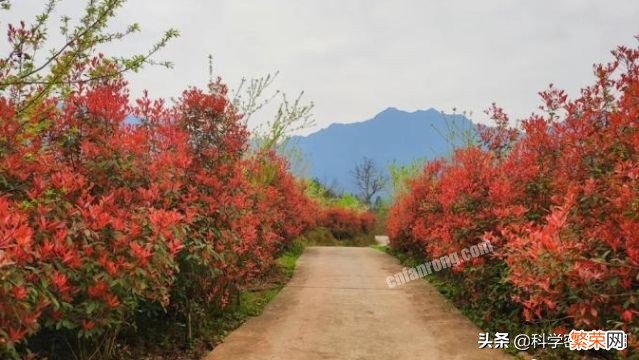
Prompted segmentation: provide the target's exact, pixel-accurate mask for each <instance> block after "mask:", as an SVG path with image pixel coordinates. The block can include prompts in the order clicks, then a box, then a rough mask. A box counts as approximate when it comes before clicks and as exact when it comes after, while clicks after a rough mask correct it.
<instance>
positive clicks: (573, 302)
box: [388, 47, 639, 349]
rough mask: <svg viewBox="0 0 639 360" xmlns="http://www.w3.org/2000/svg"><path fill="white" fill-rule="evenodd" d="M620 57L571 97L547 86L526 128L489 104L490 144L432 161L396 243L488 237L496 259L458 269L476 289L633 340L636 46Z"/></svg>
mask: <svg viewBox="0 0 639 360" xmlns="http://www.w3.org/2000/svg"><path fill="white" fill-rule="evenodd" d="M613 55H614V60H613V61H612V62H611V63H610V64H607V65H600V66H597V67H595V74H596V82H595V84H594V85H592V86H590V87H587V88H585V89H583V90H582V92H581V95H580V96H579V97H577V98H576V99H574V100H569V99H568V97H567V95H566V94H565V93H564V92H563V91H559V90H557V89H555V88H554V87H552V86H551V87H550V89H549V90H547V91H545V92H542V93H541V96H542V98H543V100H544V105H543V107H542V109H544V110H545V114H544V115H534V116H531V117H530V118H528V119H526V120H524V121H523V122H522V127H523V130H524V132H523V133H521V134H520V133H519V132H518V131H515V130H512V129H510V128H509V127H508V117H507V116H506V115H505V114H504V113H503V112H502V111H501V109H499V108H497V107H494V106H493V108H492V109H491V111H490V113H491V114H492V117H493V118H494V119H495V120H496V122H497V126H496V127H494V128H486V127H483V128H480V129H479V134H480V136H481V139H482V140H483V144H484V145H483V146H481V147H471V148H467V149H460V150H457V151H456V152H455V153H454V155H453V157H452V159H451V160H449V161H444V160H438V161H434V162H431V163H429V164H428V165H427V166H426V167H425V169H424V171H423V173H422V174H421V175H420V176H419V177H418V178H416V179H415V180H414V181H413V182H412V184H411V186H410V192H409V193H408V194H405V195H404V196H402V197H401V198H400V199H399V200H398V201H397V203H396V204H395V205H394V206H393V208H392V209H391V211H390V217H389V220H388V230H389V233H390V237H391V244H392V246H393V247H395V248H398V249H401V250H404V251H410V252H413V253H417V254H420V255H422V256H427V257H439V256H442V255H445V254H447V253H451V252H454V251H459V250H460V249H462V248H465V247H467V246H469V245H471V244H475V243H478V242H480V241H482V240H483V239H487V240H490V241H491V242H492V243H493V245H494V246H495V247H496V248H497V249H498V250H497V251H496V252H495V254H494V255H493V256H490V257H482V258H478V259H475V260H474V261H473V262H472V263H465V264H462V265H460V266H459V267H458V268H456V269H454V270H455V271H456V272H458V273H463V274H464V275H463V276H464V277H465V278H466V279H467V280H468V279H472V281H467V282H466V283H465V286H467V287H468V288H469V292H470V293H471V294H475V295H476V296H478V297H481V296H482V294H483V296H485V297H488V299H487V300H488V301H491V297H492V299H493V300H494V299H496V298H497V297H498V296H499V292H500V291H504V289H509V290H508V291H509V293H507V294H505V296H507V297H509V298H510V299H511V301H512V302H514V304H518V306H519V307H520V309H521V316H522V317H523V318H524V319H525V320H527V321H530V322H534V323H535V326H540V327H547V328H549V329H554V328H555V327H560V328H566V329H570V328H586V329H600V328H604V329H617V328H619V329H623V330H625V331H627V332H629V333H631V339H632V340H631V342H632V346H634V347H635V349H636V348H637V347H638V346H639V343H637V335H638V334H639V310H638V309H639V297H638V296H637V294H638V293H637V291H638V289H639V49H634V48H633V49H629V48H624V47H620V48H618V49H617V50H616V51H614V52H613ZM501 267H505V271H491V269H493V270H496V269H500V268H501ZM465 269H475V270H474V271H465ZM473 274H474V275H473ZM477 274H480V275H481V276H484V275H485V276H484V277H483V278H478V277H477V276H479V275H477ZM503 283H507V284H509V285H510V286H509V287H504V286H503V285H502V284H503ZM487 294H490V295H487Z"/></svg>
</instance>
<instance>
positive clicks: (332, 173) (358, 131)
mask: <svg viewBox="0 0 639 360" xmlns="http://www.w3.org/2000/svg"><path fill="white" fill-rule="evenodd" d="M471 129H474V125H473V123H472V122H471V121H470V120H469V119H468V118H466V117H464V116H462V115H448V114H447V115H444V114H443V113H442V112H440V111H438V110H436V109H433V108H430V109H428V110H417V111H414V112H407V111H402V110H399V109H396V108H393V107H390V108H387V109H386V110H384V111H382V112H380V113H379V114H377V115H375V116H374V117H373V118H372V119H369V120H365V121H360V122H354V123H347V124H338V123H336V124H331V125H330V126H328V127H327V128H324V129H321V130H319V131H317V132H315V133H312V134H310V135H307V136H294V137H293V138H292V139H291V144H292V145H293V146H296V147H297V148H298V150H299V151H300V153H301V155H302V156H303V165H304V166H303V167H302V168H300V169H295V170H296V172H298V173H301V174H300V175H304V176H306V177H312V178H317V179H319V180H320V181H321V182H323V183H325V184H332V183H335V184H336V185H337V187H338V189H339V190H344V191H347V192H353V193H355V192H356V191H357V188H356V186H355V183H354V179H353V175H352V171H353V169H354V168H355V166H356V164H357V163H359V162H361V160H362V159H363V158H364V157H368V158H370V159H373V160H374V161H375V162H376V163H377V165H378V166H380V167H381V168H383V169H384V170H385V171H386V173H388V167H389V165H390V164H391V163H393V162H396V163H397V164H400V165H404V164H410V163H412V162H413V161H415V160H418V159H426V160H428V159H433V158H437V157H442V156H447V155H449V153H450V151H451V150H450V149H451V147H452V146H451V142H452V143H453V144H457V145H459V144H461V141H462V139H461V138H459V137H456V138H454V139H452V141H451V139H450V134H451V132H458V131H460V130H471Z"/></svg>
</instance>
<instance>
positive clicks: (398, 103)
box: [0, 0, 639, 128]
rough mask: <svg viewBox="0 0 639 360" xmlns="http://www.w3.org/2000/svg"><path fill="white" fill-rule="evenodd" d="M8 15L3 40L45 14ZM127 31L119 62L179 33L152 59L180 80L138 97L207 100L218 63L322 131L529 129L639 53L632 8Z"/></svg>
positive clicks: (608, 4)
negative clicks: (616, 62)
mask: <svg viewBox="0 0 639 360" xmlns="http://www.w3.org/2000/svg"><path fill="white" fill-rule="evenodd" d="M13 2H14V8H13V10H12V11H11V12H8V13H4V14H1V15H0V16H1V18H0V20H1V25H2V26H3V27H5V26H6V22H7V21H8V20H17V19H20V18H24V19H26V20H28V19H30V18H31V17H32V15H34V14H35V13H36V10H38V9H39V8H41V7H40V5H41V4H43V1H42V0H14V1H13ZM84 3H85V2H84V1H80V0H64V1H63V2H62V4H61V5H60V8H59V11H58V12H57V15H62V14H68V15H72V16H73V15H78V14H79V13H80V11H79V9H80V7H79V5H80V4H84ZM132 22H138V23H140V25H141V26H142V33H140V34H136V35H135V36H133V37H130V38H129V39H127V40H125V41H123V42H122V43H118V44H116V45H114V47H113V50H114V51H116V52H122V53H131V52H132V51H134V50H135V49H138V51H141V50H142V49H145V48H146V47H148V46H149V45H150V44H151V43H152V42H153V41H154V40H157V39H158V38H159V37H160V36H161V35H162V32H163V30H165V29H167V28H169V27H175V28H177V29H178V30H179V31H180V32H181V37H180V38H179V39H177V40H175V41H173V42H172V43H170V44H169V46H168V47H167V48H166V49H165V50H164V51H163V52H162V53H161V55H160V57H159V58H161V59H166V60H171V61H173V62H174V63H175V68H174V69H173V70H165V69H159V68H147V69H146V70H143V72H142V73H141V74H136V75H133V76H131V77H130V81H131V87H132V90H133V91H132V92H133V94H139V93H140V92H141V90H142V89H148V90H149V91H150V92H151V94H152V95H154V96H161V97H172V96H176V95H178V94H179V93H180V92H181V90H183V89H184V88H185V87H186V86H188V85H198V86H204V85H205V84H206V82H207V78H208V59H207V56H208V54H209V53H212V54H213V56H214V67H215V73H216V74H217V75H220V76H222V77H223V78H224V79H225V81H226V82H227V83H229V84H230V86H231V87H234V86H236V85H237V84H238V82H239V80H240V79H241V78H242V77H248V78H251V77H259V76H261V75H264V74H267V73H272V72H275V71H277V70H279V71H280V76H279V78H278V80H277V83H276V84H275V88H278V89H281V90H283V91H285V92H287V93H289V94H295V93H298V92H299V91H301V90H304V91H305V97H306V98H307V99H308V100H312V101H313V102H314V103H315V110H314V114H315V118H316V121H317V124H318V125H317V128H319V127H325V126H327V125H328V124H330V123H332V122H351V121H359V120H364V119H367V118H370V117H372V116H373V115H375V114H376V113H378V112H380V111H381V110H383V109H385V108H387V107H390V106H394V107H397V108H400V109H404V110H411V111H412V110H417V109H426V108H430V107H434V108H437V109H439V110H445V111H450V110H451V109H452V108H453V107H457V108H458V109H462V110H467V111H472V112H473V113H474V114H475V116H474V120H476V121H485V116H484V115H483V113H482V111H483V110H484V109H486V108H487V107H488V106H489V105H490V104H491V103H492V102H497V103H498V104H499V105H501V106H503V107H504V108H505V109H506V110H507V111H508V112H509V113H511V114H512V115H513V116H514V117H516V118H519V117H523V116H525V115H527V114H530V113H531V112H532V111H534V110H535V109H536V107H537V106H538V104H539V98H538V96H537V92H538V91H540V90H542V89H543V88H545V87H546V86H547V85H548V84H549V83H550V82H553V83H554V84H556V85H557V86H558V87H560V88H564V89H566V90H568V91H569V93H571V94H575V93H576V92H577V91H578V89H579V88H580V87H581V86H583V85H586V84H589V83H590V82H591V81H592V64H593V63H595V62H603V61H607V60H608V59H609V58H610V55H609V51H610V50H611V49H613V48H614V47H615V46H616V45H619V44H626V45H635V44H636V40H635V39H634V38H633V35H637V34H639V1H636V0H615V1H595V0H592V1H567V0H566V1H557V0H554V1H550V0H544V1H506V0H482V1H470V0H469V1H451V0H446V1H443V0H442V1H424V0H421V1H417V0H411V1H408V0H406V1H403V0H398V1H372V0H368V1H363V0H362V1H355V0H313V1H311V0H269V1H265V0H248V1H245V0H219V1H215V0H213V1H204V0H179V1H177V0H154V1H142V0H130V1H129V2H128V3H127V4H126V5H125V7H124V8H123V9H122V10H121V11H120V13H119V16H118V18H117V20H116V21H115V23H114V24H113V28H123V27H125V26H126V25H127V24H129V23H132ZM265 116H267V114H262V117H261V118H258V120H260V119H263V118H264V117H265Z"/></svg>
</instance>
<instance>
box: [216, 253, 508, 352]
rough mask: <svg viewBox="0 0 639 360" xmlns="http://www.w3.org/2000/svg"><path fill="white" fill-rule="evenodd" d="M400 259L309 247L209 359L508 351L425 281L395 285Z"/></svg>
mask: <svg viewBox="0 0 639 360" xmlns="http://www.w3.org/2000/svg"><path fill="white" fill-rule="evenodd" d="M398 271H401V266H400V264H399V263H398V261H397V260H396V259H395V258H393V257H391V256H389V255H387V254H384V253H382V252H380V251H377V250H375V249H372V248H353V247H309V248H307V249H306V250H305V252H304V254H303V255H302V256H301V257H300V259H299V260H298V264H297V268H296V270H295V274H294V276H293V278H292V279H291V281H290V282H289V283H288V285H287V286H286V287H285V288H284V289H282V291H281V292H280V293H279V294H278V295H277V297H276V298H275V299H274V300H273V301H272V302H271V303H270V304H269V305H268V306H267V307H266V309H265V311H264V313H263V314H262V315H261V316H258V317H255V318H251V319H250V320H248V321H247V322H246V323H245V324H243V325H242V326H241V327H240V328H238V329H237V330H235V331H234V332H232V333H231V334H230V335H229V336H228V337H227V338H226V339H225V341H224V343H223V344H220V345H219V346H218V347H217V348H216V349H215V350H214V351H213V352H211V353H210V354H208V356H207V357H206V358H205V359H206V360H249V359H251V360H252V359H255V360H267V359H269V360H274V359H277V360H279V359H281V360H307V359H308V360H311V359H313V360H314V359H331V360H342V359H362V360H371V359H391V360H404V359H420V360H424V359H491V360H499V359H509V358H510V357H509V356H507V355H506V354H505V353H503V352H501V351H500V350H484V349H479V348H478V346H477V341H478V333H479V329H478V328H477V327H476V326H475V325H474V324H473V323H472V322H470V320H468V319H467V318H466V317H464V316H463V315H462V314H461V313H460V312H459V311H458V310H457V309H456V308H454V307H453V306H452V305H451V304H449V303H448V302H447V301H446V300H445V299H444V298H443V297H442V296H441V295H440V294H439V293H438V292H437V290H436V289H435V288H433V287H432V286H430V285H429V284H428V283H427V282H426V281H423V280H417V281H412V282H410V283H408V284H405V285H402V286H399V287H395V288H393V289H390V288H388V286H387V285H386V277H387V276H389V275H391V274H394V273H396V272H398Z"/></svg>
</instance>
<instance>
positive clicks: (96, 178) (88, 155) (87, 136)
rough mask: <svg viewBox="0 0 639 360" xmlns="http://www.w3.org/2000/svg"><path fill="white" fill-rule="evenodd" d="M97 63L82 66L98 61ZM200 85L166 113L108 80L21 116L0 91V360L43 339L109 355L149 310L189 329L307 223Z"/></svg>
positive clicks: (283, 182) (237, 121) (220, 93)
mask: <svg viewBox="0 0 639 360" xmlns="http://www.w3.org/2000/svg"><path fill="white" fill-rule="evenodd" d="M100 59H101V58H96V59H94V60H93V61H91V62H88V65H86V66H89V67H90V68H89V69H85V70H86V72H91V71H92V69H93V68H95V69H100V70H104V68H105V67H107V68H108V67H109V66H110V64H109V63H107V62H105V61H101V60H100ZM96 71H97V70H96ZM78 73H82V71H79V72H78ZM213 85H214V86H212V89H214V91H211V92H208V91H207V92H205V91H201V90H198V89H188V90H186V91H185V92H184V93H183V94H182V96H181V97H180V99H179V100H178V101H177V102H176V104H175V105H174V106H167V105H166V104H165V103H164V102H162V101H159V100H157V101H153V100H151V99H149V98H148V97H146V96H145V97H144V98H142V99H140V100H137V101H136V102H135V103H134V104H133V105H131V104H130V102H129V97H128V91H127V84H126V82H125V81H124V79H123V78H120V77H118V78H104V79H98V80H95V81H91V82H84V81H77V82H71V85H70V89H69V91H68V94H65V97H64V98H61V97H57V98H56V97H51V98H48V99H43V100H41V101H39V102H38V105H37V106H32V107H30V108H28V110H27V111H26V112H25V110H24V108H20V107H19V106H18V103H17V101H18V99H19V98H20V97H18V96H11V95H6V96H2V97H0V357H9V356H17V352H19V351H20V352H23V353H24V352H25V351H28V350H27V347H28V346H27V343H26V340H27V339H28V337H29V336H30V335H32V334H34V333H36V332H38V331H44V330H47V331H54V332H59V333H64V334H70V338H71V339H76V338H77V339H80V340H81V341H79V342H78V344H79V345H78V348H77V349H76V352H77V355H78V356H80V357H82V354H83V352H85V353H89V350H90V352H91V353H92V352H93V351H103V352H110V351H111V350H112V346H113V340H114V339H115V337H116V336H117V334H118V333H119V332H120V331H121V330H122V328H123V327H125V326H127V325H130V324H131V323H132V319H133V317H134V315H135V313H136V312H139V310H140V309H141V308H143V307H145V306H150V305H153V304H157V305H159V306H161V307H163V308H165V309H170V310H171V311H172V312H173V313H175V314H177V316H178V317H179V318H181V319H183V320H184V322H185V323H187V325H188V326H189V327H191V326H192V324H191V323H190V322H189V321H191V318H192V316H191V315H192V312H193V309H194V307H195V305H197V306H199V307H203V308H223V307H225V306H226V305H227V304H228V303H229V302H230V301H232V299H233V296H235V294H237V290H238V288H239V287H241V286H242V285H243V284H245V283H247V282H248V281H250V280H251V279H254V278H255V277H257V276H259V275H260V274H261V273H262V272H263V271H264V270H265V269H267V268H268V267H269V266H270V265H271V264H272V263H273V260H274V256H276V254H278V253H279V252H280V251H281V250H282V248H283V247H285V246H286V245H287V242H288V241H289V240H290V239H292V238H293V237H295V236H297V235H298V234H300V233H301V232H302V231H303V230H304V229H307V228H309V227H310V226H312V225H313V222H314V213H315V211H316V210H314V209H315V204H314V202H312V201H310V200H309V199H308V198H307V197H306V195H305V193H304V188H303V186H302V185H301V184H300V183H298V181H297V180H296V179H295V178H294V177H293V176H292V175H291V173H290V172H289V171H288V169H287V165H286V163H285V161H284V160H282V159H280V158H279V157H277V156H276V155H275V154H273V153H272V152H267V151H262V152H258V153H252V152H249V151H248V145H249V141H248V140H249V133H248V131H247V129H246V127H245V125H244V122H243V121H242V117H241V115H240V114H238V113H237V111H236V109H235V108H234V106H233V105H232V104H231V103H230V102H229V100H228V98H227V96H226V88H225V86H224V85H223V84H222V83H220V81H219V80H218V81H217V83H216V84H213ZM37 90H38V88H34V89H33V91H34V92H33V93H32V94H21V95H20V96H21V97H26V98H28V97H29V96H36V94H37V93H36V91H37ZM130 114H133V115H135V117H136V118H137V119H139V120H140V124H137V125H131V124H127V123H126V122H125V118H126V117H127V116H128V115H130ZM83 344H85V345H83Z"/></svg>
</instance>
